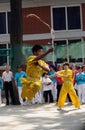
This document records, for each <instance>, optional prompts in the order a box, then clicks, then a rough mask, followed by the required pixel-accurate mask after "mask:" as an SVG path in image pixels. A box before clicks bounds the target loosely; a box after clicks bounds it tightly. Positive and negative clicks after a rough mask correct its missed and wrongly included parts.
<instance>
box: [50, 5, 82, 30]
mask: <svg viewBox="0 0 85 130" xmlns="http://www.w3.org/2000/svg"><path fill="white" fill-rule="evenodd" d="M77 6H79V7H80V24H81V28H80V29H69V30H68V19H67V8H68V7H77ZM63 7H64V8H65V14H66V15H65V16H66V30H55V32H63V31H81V30H82V8H81V4H75V5H62V6H52V7H51V26H52V27H53V26H54V25H53V8H63Z"/></svg>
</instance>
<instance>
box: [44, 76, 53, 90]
mask: <svg viewBox="0 0 85 130" xmlns="http://www.w3.org/2000/svg"><path fill="white" fill-rule="evenodd" d="M48 82H51V84H50V85H45V84H44V83H48ZM42 83H43V91H48V90H52V86H53V83H52V80H51V79H50V78H45V77H43V78H42Z"/></svg>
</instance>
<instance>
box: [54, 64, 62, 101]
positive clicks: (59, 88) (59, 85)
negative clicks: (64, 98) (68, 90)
mask: <svg viewBox="0 0 85 130" xmlns="http://www.w3.org/2000/svg"><path fill="white" fill-rule="evenodd" d="M61 70H63V67H62V65H59V66H58V71H61ZM56 79H57V102H58V99H59V94H60V91H61V87H62V82H63V78H62V77H60V76H56Z"/></svg>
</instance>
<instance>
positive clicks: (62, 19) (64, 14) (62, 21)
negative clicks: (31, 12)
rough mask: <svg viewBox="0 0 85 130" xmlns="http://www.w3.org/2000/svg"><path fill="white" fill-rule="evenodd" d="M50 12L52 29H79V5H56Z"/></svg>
mask: <svg viewBox="0 0 85 130" xmlns="http://www.w3.org/2000/svg"><path fill="white" fill-rule="evenodd" d="M52 13H53V27H54V30H76V29H81V17H80V6H70V7H56V8H53V9H52ZM66 24H67V25H66Z"/></svg>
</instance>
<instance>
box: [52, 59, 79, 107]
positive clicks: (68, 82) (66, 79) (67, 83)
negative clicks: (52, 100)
mask: <svg viewBox="0 0 85 130" xmlns="http://www.w3.org/2000/svg"><path fill="white" fill-rule="evenodd" d="M63 67H64V70H61V71H58V72H57V73H55V74H54V75H53V76H51V77H50V78H52V77H54V76H56V75H57V76H61V77H63V84H62V88H61V91H60V95H59V100H58V104H57V105H58V107H59V108H60V109H61V108H62V107H63V106H64V103H65V100H66V96H67V94H69V96H70V98H71V100H72V103H73V105H74V106H75V107H76V108H80V101H79V99H78V96H77V95H76V91H75V89H74V87H73V72H72V70H70V69H69V63H67V62H66V63H64V64H63Z"/></svg>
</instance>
